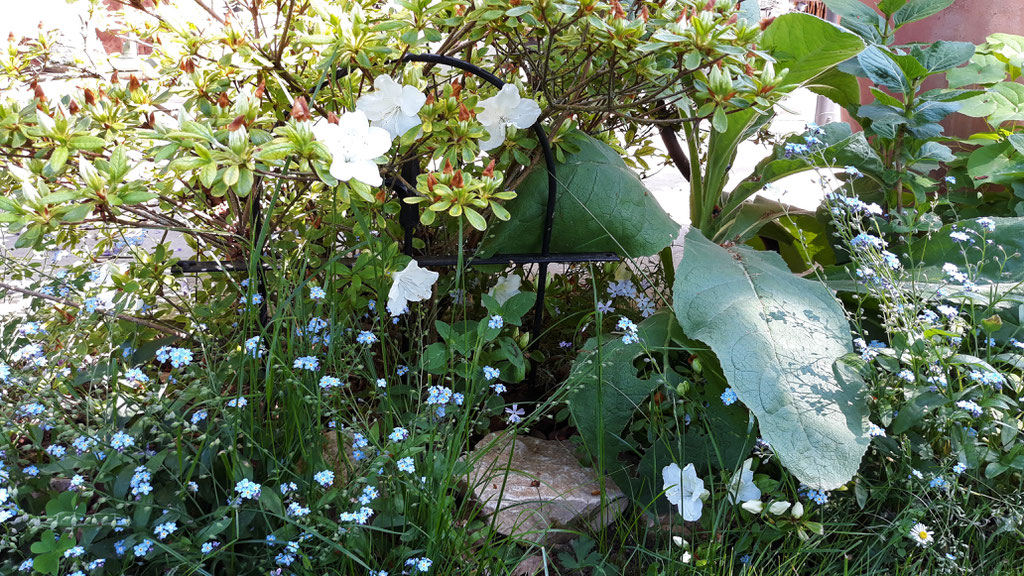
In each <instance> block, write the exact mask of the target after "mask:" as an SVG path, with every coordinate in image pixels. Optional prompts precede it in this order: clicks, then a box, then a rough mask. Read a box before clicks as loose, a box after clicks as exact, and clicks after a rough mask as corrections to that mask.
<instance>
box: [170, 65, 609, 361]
mask: <svg viewBox="0 0 1024 576" xmlns="http://www.w3.org/2000/svg"><path fill="white" fill-rule="evenodd" d="M402 61H403V62H424V63H430V64H440V65H443V66H449V67H452V68H458V69H459V70H462V71H464V72H468V73H470V74H473V75H475V76H478V77H479V78H482V79H483V80H485V81H487V82H489V83H490V84H492V85H493V86H495V87H496V88H498V89H499V90H500V89H501V88H502V86H504V85H505V82H504V81H503V80H501V79H500V78H498V77H497V76H495V75H494V74H492V73H490V72H488V71H486V70H484V69H482V68H480V67H479V66H476V65H474V64H470V63H469V62H466V61H464V60H459V59H457V58H452V57H450V56H442V55H439V54H407V55H405V56H404V57H403V58H402ZM346 73H347V72H346ZM532 130H533V132H534V134H535V135H536V136H537V140H538V141H539V142H540V147H541V151H542V153H543V155H544V164H545V167H546V170H547V174H548V196H547V205H546V207H545V211H544V227H543V229H542V236H541V249H540V252H534V253H522V254H496V255H493V256H489V257H487V258H476V257H474V256H473V255H469V256H465V257H464V265H465V266H483V265H495V264H499V265H500V264H504V265H508V264H535V265H536V266H537V281H536V285H537V302H536V303H535V304H534V310H533V325H532V328H531V335H532V337H531V340H530V342H531V344H530V345H531V346H535V345H536V343H537V342H538V340H539V336H540V333H541V329H542V328H543V322H544V297H545V293H546V285H547V278H548V267H549V266H550V265H551V264H573V263H582V262H614V261H617V260H619V256H618V255H617V254H615V253H614V252H558V253H554V252H552V251H551V240H552V236H553V234H554V221H555V205H556V202H557V200H558V177H557V171H556V170H557V168H556V163H555V156H554V154H553V153H552V151H551V142H550V141H549V140H548V137H547V134H546V133H545V132H544V128H543V127H542V126H541V125H540V120H538V121H537V122H536V123H535V124H534V125H533V127H532ZM418 175H419V168H418V166H416V165H415V164H414V163H411V162H407V163H405V164H404V165H403V166H402V177H401V178H391V179H389V180H388V181H386V182H385V184H386V185H388V186H390V188H391V190H392V191H393V192H394V193H395V194H396V195H397V196H398V197H399V198H402V199H404V198H407V197H410V196H415V195H416V190H415V189H413V188H410V187H409V186H408V184H407V183H408V182H415V181H416V177H417V176H418ZM254 190H255V191H254V195H257V196H256V197H254V198H253V200H252V202H253V206H254V209H253V211H252V214H253V230H254V232H255V233H256V234H258V233H259V232H258V231H259V229H260V227H261V226H262V225H263V222H262V218H261V217H260V215H259V209H258V207H259V205H260V198H259V197H258V194H259V192H258V189H254ZM398 222H399V224H400V225H401V226H402V229H403V232H404V239H403V243H402V251H403V252H404V253H405V254H407V255H410V256H414V257H415V258H416V261H417V262H419V264H420V265H421V266H424V267H453V266H457V265H458V256H457V255H430V254H419V255H417V254H414V253H413V241H414V239H415V237H416V236H415V235H416V228H417V226H418V223H419V207H418V204H409V203H406V202H402V203H401V210H400V212H399V215H398ZM248 270H250V263H249V262H246V261H231V262H207V261H196V260H181V261H179V262H178V263H177V265H176V267H175V271H176V272H177V273H179V274H200V273H223V272H243V271H248ZM259 273H260V274H263V273H265V270H263V268H259ZM258 291H259V292H260V293H261V294H263V293H264V292H265V290H264V281H263V279H262V277H261V278H260V280H259V288H258ZM266 301H267V299H266V297H265V295H264V298H263V303H264V304H263V306H264V308H262V311H261V318H262V319H264V320H265V317H266V314H265V305H266Z"/></svg>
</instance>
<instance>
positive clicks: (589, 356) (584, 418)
mask: <svg viewBox="0 0 1024 576" xmlns="http://www.w3.org/2000/svg"><path fill="white" fill-rule="evenodd" d="M672 322H673V319H672V315H671V314H669V313H667V312H661V313H658V314H655V315H654V316H651V317H650V318H648V319H646V320H644V321H643V322H641V323H640V324H639V326H638V327H637V334H638V335H639V336H640V340H641V342H643V345H641V344H625V343H623V342H622V340H621V339H618V338H615V337H613V336H610V337H609V338H610V341H608V342H607V343H605V344H604V345H603V346H601V348H599V349H596V348H594V347H593V346H591V347H590V348H589V349H587V350H584V351H582V352H581V353H580V355H579V356H578V357H577V358H576V361H575V362H574V363H573V366H572V371H571V372H570V374H569V378H568V379H567V380H566V384H565V385H566V386H567V387H568V389H569V395H568V406H569V411H570V412H571V413H572V418H573V422H574V423H575V424H576V428H577V429H578V430H579V433H580V437H581V438H582V440H583V444H584V446H586V448H587V449H588V451H589V452H590V453H591V456H593V457H594V459H595V460H596V461H598V462H599V463H600V464H601V466H602V467H603V469H604V471H605V473H608V474H610V475H612V477H613V478H614V477H616V476H622V475H623V474H626V472H625V469H624V468H623V464H622V463H621V462H620V461H619V459H618V454H620V453H622V452H624V451H625V452H628V451H632V450H633V448H632V446H631V445H630V443H629V442H627V441H626V440H624V439H623V438H622V434H623V432H624V430H625V428H626V425H627V424H629V421H630V420H632V418H633V414H634V413H635V412H636V410H637V407H638V406H639V405H640V404H641V403H642V402H643V401H644V400H645V399H647V398H649V397H650V396H651V394H653V393H654V391H655V390H657V389H658V388H659V387H661V386H665V385H666V384H667V383H668V380H666V375H665V374H662V373H657V372H655V373H653V374H649V375H638V374H637V369H636V366H635V365H634V362H635V361H636V360H637V359H638V358H639V357H640V356H646V355H647V354H648V353H649V351H650V352H652V353H653V352H654V351H655V350H659V349H664V348H665V347H666V345H667V344H668V341H669V333H670V332H669V331H670V328H671V324H672ZM588 344H592V343H588ZM622 487H623V488H624V487H625V486H622Z"/></svg>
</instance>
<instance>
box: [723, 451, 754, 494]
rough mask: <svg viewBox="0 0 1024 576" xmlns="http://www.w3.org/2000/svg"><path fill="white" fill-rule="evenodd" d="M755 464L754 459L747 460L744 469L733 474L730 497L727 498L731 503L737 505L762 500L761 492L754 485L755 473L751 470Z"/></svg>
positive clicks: (730, 483)
mask: <svg viewBox="0 0 1024 576" xmlns="http://www.w3.org/2000/svg"><path fill="white" fill-rule="evenodd" d="M753 463H754V460H753V459H752V458H747V460H746V461H745V462H743V467H742V468H740V469H739V470H737V471H736V473H735V474H733V477H732V480H731V481H729V495H728V496H727V498H728V499H729V503H731V504H736V503H737V502H746V501H748V500H760V499H761V490H759V489H758V487H757V486H755V485H754V472H753V470H751V469H750V467H751V466H752V465H753Z"/></svg>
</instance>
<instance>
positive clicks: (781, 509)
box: [768, 500, 790, 516]
mask: <svg viewBox="0 0 1024 576" xmlns="http://www.w3.org/2000/svg"><path fill="white" fill-rule="evenodd" d="M789 506H790V504H789V502H786V501H785V500H783V501H782V502H775V503H774V504H772V505H771V506H769V507H768V512H770V513H772V514H774V515H776V516H781V515H782V514H785V513H786V510H789Z"/></svg>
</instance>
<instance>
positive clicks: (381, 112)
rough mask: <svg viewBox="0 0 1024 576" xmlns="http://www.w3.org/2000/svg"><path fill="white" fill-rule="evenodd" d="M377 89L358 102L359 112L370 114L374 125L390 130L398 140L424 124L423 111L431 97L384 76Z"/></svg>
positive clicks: (379, 77) (376, 82) (357, 108)
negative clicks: (421, 111)
mask: <svg viewBox="0 0 1024 576" xmlns="http://www.w3.org/2000/svg"><path fill="white" fill-rule="evenodd" d="M373 88H374V91H373V92H370V93H369V94H363V95H362V96H360V97H359V99H358V100H356V110H361V111H362V112H363V113H365V114H366V117H367V118H369V119H370V125H371V126H376V127H377V128H383V129H385V130H387V131H388V134H390V135H391V138H392V139H395V138H397V137H399V136H401V135H402V134H405V133H406V132H408V131H409V130H412V129H413V128H415V127H416V126H419V125H420V124H421V121H420V117H419V112H420V108H423V105H424V104H425V103H426V102H427V97H426V96H425V95H424V94H423V93H422V92H420V91H419V90H417V89H416V87H415V86H406V85H403V84H399V83H398V82H395V81H394V79H392V78H391V76H385V75H381V76H377V77H376V78H374V79H373Z"/></svg>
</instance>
